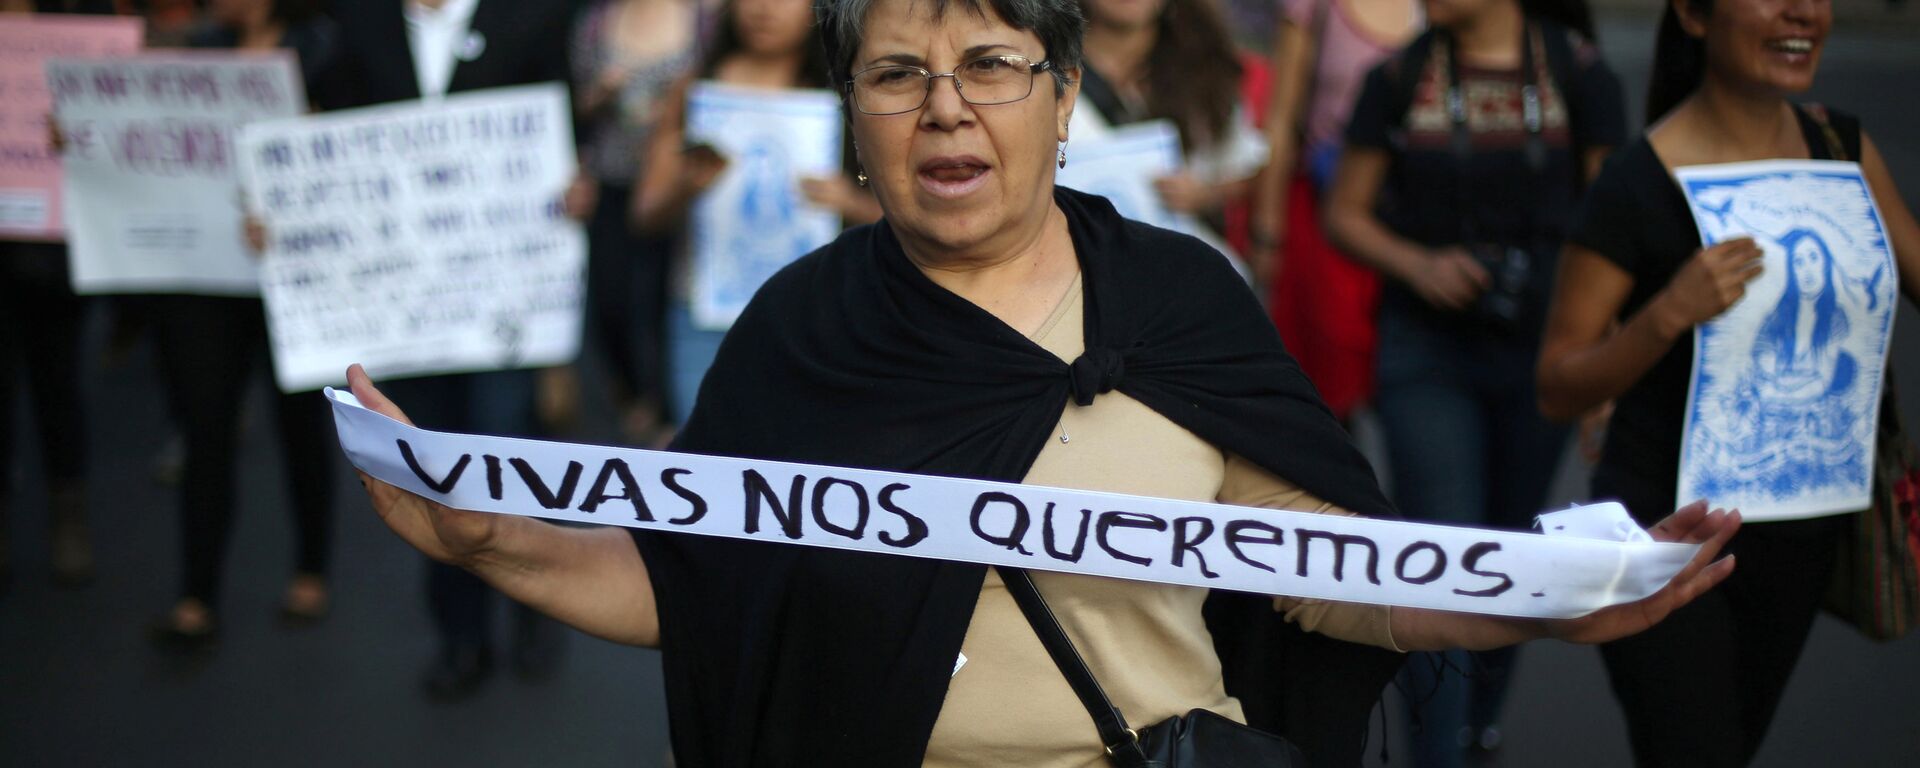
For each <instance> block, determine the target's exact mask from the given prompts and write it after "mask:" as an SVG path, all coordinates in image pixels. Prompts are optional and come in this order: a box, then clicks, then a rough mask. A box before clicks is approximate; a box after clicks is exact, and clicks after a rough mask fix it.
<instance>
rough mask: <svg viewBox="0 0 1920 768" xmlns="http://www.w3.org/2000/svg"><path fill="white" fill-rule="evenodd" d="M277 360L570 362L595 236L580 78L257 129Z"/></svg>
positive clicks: (311, 366)
mask: <svg viewBox="0 0 1920 768" xmlns="http://www.w3.org/2000/svg"><path fill="white" fill-rule="evenodd" d="M238 159H239V165H240V169H241V174H242V178H244V179H245V187H246V191H247V195H248V204H249V206H250V207H251V209H252V210H254V211H256V212H257V215H258V216H259V218H260V220H261V222H262V223H263V225H264V226H265V227H266V230H267V251H266V257H265V261H264V263H263V266H262V270H261V285H262V293H263V296H264V298H265V299H266V305H267V329H268V332H269V334H268V335H269V336H270V338H271V341H272V346H273V367H274V377H275V379H276V380H277V381H278V383H279V385H280V388H281V389H282V390H283V391H287V392H297V391H302V390H309V389H317V388H319V387H322V386H325V385H328V384H340V383H342V382H343V381H344V380H345V372H346V369H347V366H348V365H349V364H352V363H363V364H365V365H366V367H367V370H368V371H369V372H370V373H372V374H373V375H374V376H377V377H380V378H398V377H406V376H423V375H429V374H440V373H459V372H470V371H492V370H506V369H513V368H528V367H543V366H550V365H558V364H561V363H565V362H569V361H571V360H573V359H574V358H575V357H576V356H577V355H578V353H579V350H580V327H581V306H582V304H581V301H582V297H583V296H584V295H585V286H584V279H585V278H584V272H585V269H586V252H587V251H586V236H585V234H584V233H583V231H582V229H581V227H580V224H579V223H578V222H575V221H573V220H571V219H569V218H567V216H566V214H565V209H564V206H563V204H562V199H563V197H564V195H565V193H566V189H567V186H568V185H569V184H570V183H571V181H572V179H573V176H574V172H575V161H574V154H573V129H572V123H571V117H570V115H569V103H568V100H567V92H566V89H565V88H564V87H562V86H560V85H558V84H551V83H549V84H542V85H529V86H519V87H513V88H499V89H493V90H484V91H470V92H467V93H460V94H455V95H451V96H448V97H446V98H444V99H437V100H434V101H432V102H425V103H423V102H418V101H415V102H406V103H400V104H388V105H381V106H376V107H368V108H364V109H354V110H344V111H339V112H328V113H325V114H321V115H314V116H309V117H301V118H296V119H292V120H278V121H273V122H264V123H255V124H252V125H249V126H247V128H246V129H245V130H244V131H242V132H241V136H240V141H239V155H238Z"/></svg>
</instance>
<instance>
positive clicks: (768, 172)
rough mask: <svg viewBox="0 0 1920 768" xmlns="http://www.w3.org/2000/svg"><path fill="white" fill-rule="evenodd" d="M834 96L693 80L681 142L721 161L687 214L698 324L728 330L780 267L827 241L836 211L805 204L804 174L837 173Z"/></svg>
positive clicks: (835, 231) (833, 232)
mask: <svg viewBox="0 0 1920 768" xmlns="http://www.w3.org/2000/svg"><path fill="white" fill-rule="evenodd" d="M841 130H842V129H841V117H840V99H839V98H838V97H837V96H835V95H834V94H833V92H831V91H824V90H806V91H793V90H780V91H768V90H761V89H754V88H742V87H738V86H730V85H722V84H719V83H713V82H700V83H695V84H694V86H693V87H692V88H691V89H690V90H689V91H688V93H687V141H688V142H689V143H700V144H707V145H710V146H712V147H713V148H714V149H715V150H717V151H718V152H719V153H720V155H721V156H722V157H724V158H726V160H727V168H726V170H725V171H723V172H721V174H720V177H719V178H718V179H716V180H715V181H714V183H713V186H712V187H709V188H708V189H707V191H706V192H705V193H704V194H702V195H701V197H700V200H699V201H698V202H696V203H695V204H694V208H693V212H692V215H691V217H690V221H689V231H688V243H689V249H688V251H689V256H690V258H689V259H688V278H689V284H690V287H691V306H690V307H689V309H690V310H691V312H692V315H693V322H694V325H695V326H697V327H700V328H702V329H705V330H716V331H717V330H726V329H727V328H728V327H731V326H732V325H733V321H734V320H735V319H736V318H738V317H739V316H740V311H741V310H743V309H745V308H746V306H747V301H748V300H749V299H752V298H753V294H754V292H755V291H758V290H760V285H761V284H762V283H765V282H766V281H767V278H770V277H772V276H773V274H774V273H775V272H778V271H780V268H782V267H785V266H786V265H788V264H790V263H792V262H793V261H794V260H795V259H798V258H800V257H801V256H805V255H806V254H807V253H808V252H810V251H812V250H814V249H816V248H819V247H820V246H823V245H826V244H827V243H829V242H832V241H833V239H834V238H835V237H837V236H838V235H839V234H840V216H839V215H838V214H836V213H834V212H832V211H829V210H827V209H824V208H820V207H818V206H815V205H813V204H811V203H809V202H807V198H806V196H805V195H803V194H801V192H800V179H802V178H805V177H824V176H837V175H840V174H841V173H842V171H841V156H840V147H841Z"/></svg>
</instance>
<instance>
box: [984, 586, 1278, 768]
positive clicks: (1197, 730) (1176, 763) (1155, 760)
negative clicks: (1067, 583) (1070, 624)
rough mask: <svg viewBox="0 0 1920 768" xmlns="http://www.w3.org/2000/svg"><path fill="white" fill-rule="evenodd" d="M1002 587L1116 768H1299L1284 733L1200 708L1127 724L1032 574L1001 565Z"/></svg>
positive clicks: (1109, 760) (1108, 759)
mask: <svg viewBox="0 0 1920 768" xmlns="http://www.w3.org/2000/svg"><path fill="white" fill-rule="evenodd" d="M998 570H999V571H1000V578H1001V579H1002V580H1004V581H1005V582H1006V584H1007V592H1008V594H1011V595H1012V596H1013V601H1014V602H1015V603H1017V604H1019V606H1020V613H1022V614H1024V615H1026V617H1027V623H1028V624H1031V625H1033V631H1034V634H1037V635H1039V636H1040V644H1041V645H1042V646H1044V647H1045V648H1046V649H1047V655H1048V656H1051V657H1053V663H1054V665H1055V666H1058V667H1059V668H1060V674H1062V675H1064V676H1066V678H1067V685H1069V686H1071V687H1072V688H1073V693H1074V695H1075V696H1078V697H1079V698H1080V704H1081V705H1082V706H1085V707H1086V708H1087V714H1089V715H1092V716H1093V724H1094V726H1095V727H1096V728H1097V729H1099V731H1100V743H1101V744H1103V745H1105V746H1106V750H1107V761H1108V762H1110V763H1112V764H1113V765H1114V766H1115V767H1116V768H1293V767H1295V766H1299V767H1301V768H1304V766H1306V764H1307V759H1306V757H1305V756H1304V755H1302V754H1301V753H1300V750H1299V748H1298V747H1295V746H1294V745H1293V744H1292V743H1291V742H1289V741H1287V740H1286V739H1284V738H1281V737H1279V736H1275V735H1273V734H1271V733H1266V732H1264V731H1260V730H1257V729H1254V728H1249V727H1247V726H1245V725H1241V724H1239V723H1236V722H1234V721H1232V720H1229V719H1227V718H1224V717H1221V716H1219V715H1217V714H1214V713H1213V712H1210V711H1208V710H1204V709H1195V710H1193V711H1190V712H1188V713H1186V714H1184V715H1180V716H1178V717H1169V718H1167V719H1165V720H1162V721H1160V722H1158V723H1155V724H1153V725H1151V726H1148V727H1146V728H1144V729H1141V730H1138V731H1135V730H1134V729H1132V728H1128V727H1127V719H1126V718H1125V717H1123V716H1122V715H1121V714H1120V710H1119V709H1118V708H1116V707H1114V706H1113V702H1111V701H1109V700H1108V699H1107V692H1106V691H1105V690H1103V689H1101V688H1100V681H1099V680H1096V679H1094V677H1093V671H1092V670H1089V669H1087V663H1086V662H1085V661H1084V660H1082V659H1081V658H1080V652H1079V651H1078V650H1075V649H1074V647H1073V641H1072V640H1070V639H1068V638H1067V633H1066V631H1065V630H1063V629H1061V628H1060V621H1059V620H1058V619H1056V618H1054V616H1053V609H1051V608H1048V607H1047V601H1046V599H1045V598H1043V597H1041V596H1040V590H1038V589H1036V588H1035V587H1034V585H1033V577H1032V576H1029V575H1028V574H1027V572H1026V571H1024V570H1021V569H1018V568H1000V569H998Z"/></svg>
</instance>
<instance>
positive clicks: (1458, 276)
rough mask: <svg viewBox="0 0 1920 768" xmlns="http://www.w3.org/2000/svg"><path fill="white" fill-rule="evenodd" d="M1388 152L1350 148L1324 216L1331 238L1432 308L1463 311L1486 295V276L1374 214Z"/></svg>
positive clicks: (1458, 253)
mask: <svg viewBox="0 0 1920 768" xmlns="http://www.w3.org/2000/svg"><path fill="white" fill-rule="evenodd" d="M1392 162H1393V160H1392V156H1391V155H1389V154H1388V153H1387V150H1385V149H1380V148H1377V147H1364V146H1355V145H1352V144H1349V145H1347V147H1346V149H1345V150H1343V151H1341V153H1340V165H1339V166H1338V168H1337V169H1336V170H1335V171H1334V177H1333V189H1332V190H1331V191H1330V192H1329V193H1328V196H1327V208H1326V213H1325V219H1326V229H1327V237H1328V239H1330V240H1332V241H1333V244H1334V246H1335V247H1337V248H1339V249H1340V250H1342V251H1345V252H1346V253H1348V254H1351V255H1353V256H1354V257H1355V258H1357V259H1359V260H1360V261H1361V262H1362V263H1365V264H1367V265H1368V266H1371V267H1373V268H1374V269H1376V270H1379V271H1380V272H1381V273H1383V274H1385V275H1386V276H1388V277H1391V278H1393V279H1395V280H1399V281H1400V282H1402V283H1405V284H1406V285H1407V287H1409V288H1412V289H1413V290H1414V292H1416V293H1418V294H1420V296H1421V298H1423V299H1425V300H1426V301H1427V302H1428V303H1430V304H1432V305H1434V306H1436V307H1441V308H1445V309H1460V308H1463V307H1465V306H1467V305H1468V304H1469V303H1472V302H1473V300H1474V299H1475V298H1476V297H1478V296H1479V295H1480V292H1481V291H1483V290H1486V287H1487V284H1488V281H1489V279H1490V278H1489V277H1488V275H1487V271H1486V270H1485V269H1482V268H1481V267H1480V264H1479V263H1478V262H1476V261H1474V260H1473V257H1472V256H1471V255H1468V254H1467V253H1466V251H1464V250H1462V249H1460V248H1447V249H1442V250H1438V251H1433V250H1429V249H1427V248H1426V247H1424V246H1422V245H1420V244H1418V243H1415V242H1413V241H1411V240H1407V239H1406V238H1403V237H1401V236H1399V235H1397V234H1395V233H1394V232H1393V230H1390V229H1388V228H1387V226H1386V225H1385V224H1383V223H1381V221H1380V218H1379V217H1378V216H1375V215H1374V207H1375V204H1376V200H1377V199H1378V197H1379V194H1380V186H1381V185H1382V184H1383V183H1385V182H1386V178H1387V169H1388V167H1389V166H1390V165H1391V164H1392Z"/></svg>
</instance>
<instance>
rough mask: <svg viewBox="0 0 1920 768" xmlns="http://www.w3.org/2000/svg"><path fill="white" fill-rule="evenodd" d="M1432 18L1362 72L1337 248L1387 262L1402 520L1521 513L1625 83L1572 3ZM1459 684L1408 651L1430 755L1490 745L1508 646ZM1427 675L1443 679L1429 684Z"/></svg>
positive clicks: (1386, 365)
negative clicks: (1564, 263) (1556, 329)
mask: <svg viewBox="0 0 1920 768" xmlns="http://www.w3.org/2000/svg"><path fill="white" fill-rule="evenodd" d="M1426 13H1427V20H1428V22H1429V23H1430V24H1431V25H1432V27H1433V29H1432V30H1431V31H1429V32H1428V33H1426V34H1423V35H1422V36H1421V37H1419V38H1418V39H1416V40H1415V41H1414V42H1412V43H1411V44H1409V45H1408V46H1407V47H1406V49H1404V50H1403V51H1401V52H1400V53H1399V54H1397V55H1396V56H1394V57H1393V58H1390V59H1388V60H1387V61H1386V62H1384V63H1383V64H1381V65H1380V66H1379V67H1376V68H1375V69H1374V70H1373V71H1372V72H1370V73H1368V75H1367V79H1366V83H1365V84H1364V85H1363V86H1362V89H1361V93H1360V96H1359V100H1358V101H1357V102H1356V104H1355V106H1354V109H1353V114H1352V117H1351V120H1350V122H1349V123H1348V126H1347V132H1346V142H1347V144H1346V149H1345V150H1344V152H1343V153H1342V155H1341V157H1340V161H1339V165H1338V168H1337V170H1336V171H1335V177H1334V182H1333V190H1332V192H1331V194H1330V196H1329V198H1328V201H1327V214H1326V225H1327V230H1328V234H1329V235H1330V236H1331V237H1332V239H1333V242H1334V244H1335V245H1337V246H1339V247H1340V248H1341V249H1342V250H1344V251H1345V252H1347V253H1349V254H1352V255H1353V256H1354V257H1355V258H1356V259H1359V260H1360V261H1361V262H1363V263H1366V264H1368V265H1370V266H1372V267H1373V268H1375V269H1377V270H1379V271H1380V273H1381V274H1382V275H1383V276H1384V277H1385V278H1386V280H1387V283H1386V285H1385V287H1384V293H1383V296H1382V301H1381V307H1380V314H1379V364H1378V365H1379V367H1378V369H1377V375H1378V386H1379V392H1378V395H1377V397H1376V408H1377V410H1378V412H1379V415H1380V423H1381V427H1382V428H1383V430H1384V431H1385V433H1386V443H1387V452H1388V457H1389V463H1390V464H1391V467H1392V473H1393V492H1394V500H1395V501H1396V502H1397V503H1398V504H1399V506H1400V509H1401V510H1402V511H1403V512H1405V513H1406V514H1407V515H1408V516H1409V517H1413V518H1419V519H1427V520H1437V521H1444V522H1449V523H1468V524H1482V525H1494V526H1500V527H1513V528H1524V527H1527V526H1528V525H1529V522H1530V520H1531V518H1532V516H1533V515H1534V514H1536V513H1538V512H1540V511H1541V510H1540V506H1541V504H1543V503H1544V502H1545V500H1546V493H1547V489H1548V487H1549V484H1550V483H1551V482H1552V479H1553V475H1554V471H1555V468H1556V467H1558V465H1559V461H1560V455H1561V453H1562V451H1563V450H1564V448H1565V446H1566V443H1567V432H1566V430H1565V429H1563V428H1562V427H1560V426H1558V425H1555V424H1552V423H1549V422H1548V421H1546V420H1545V419H1543V418H1541V416H1540V413H1539V412H1538V411H1537V410H1536V409H1535V408H1534V406H1533V403H1534V402H1535V399H1536V398H1535V395H1534V377H1533V370H1534V364H1535V361H1536V360H1537V358H1538V352H1539V345H1540V334H1541V327H1542V323H1543V322H1544V320H1545V315H1546V304H1547V299H1548V293H1549V286H1550V285H1551V281H1552V279H1553V270H1554V264H1555V261H1556V259H1557V255H1558V250H1559V243H1560V242H1561V241H1562V240H1563V239H1564V237H1565V235H1566V232H1567V227H1568V223H1569V222H1570V220H1571V218H1572V216H1573V210H1574V206H1575V205H1576V203H1577V202H1578V201H1579V199H1580V197H1581V195H1582V190H1583V188H1584V187H1585V184H1586V181H1587V180H1588V179H1590V178H1592V175H1593V174H1594V173H1596V172H1597V171H1598V168H1599V164H1600V162H1601V161H1602V159H1603V158H1604V156H1605V154H1606V152H1607V151H1608V150H1609V149H1611V148H1612V147H1615V146H1618V145H1619V144H1620V143H1621V141H1622V140H1624V138H1625V130H1626V127H1625V116H1624V113H1623V109H1622V96H1621V91H1620V84H1619V82H1618V80H1617V78H1615V76H1614V74H1613V72H1612V70H1610V69H1609V68H1608V67H1607V65H1606V63H1605V62H1603V61H1601V59H1600V55H1599V51H1598V49H1597V48H1595V47H1594V45H1593V43H1592V42H1591V40H1592V33H1593V23H1592V17H1591V14H1590V13H1589V11H1588V9H1587V7H1586V5H1585V3H1584V0H1538V1H1537V2H1528V3H1526V4H1525V5H1523V4H1522V3H1521V2H1520V0H1429V2H1427V4H1426ZM1478 660H1479V664H1478V670H1477V673H1475V672H1474V671H1472V670H1470V671H1469V673H1468V677H1470V678H1471V680H1472V683H1473V686H1472V691H1471V693H1469V691H1468V686H1467V685H1466V682H1467V681H1466V680H1463V679H1462V678H1461V676H1460V675H1455V674H1440V675H1439V680H1438V681H1436V680H1434V676H1435V673H1436V672H1438V671H1440V670H1442V669H1444V668H1445V667H1446V666H1447V665H1448V664H1451V665H1453V666H1455V667H1458V668H1460V669H1469V667H1470V664H1469V662H1468V660H1467V659H1466V658H1465V656H1464V655H1461V654H1457V653H1455V654H1451V658H1450V659H1449V660H1441V659H1437V658H1436V659H1420V658H1415V659H1411V660H1409V662H1408V674H1409V675H1410V677H1411V678H1412V680H1411V682H1412V689H1413V690H1412V692H1411V693H1410V695H1409V698H1410V699H1411V700H1413V701H1415V702H1421V701H1425V702H1426V704H1425V705H1424V706H1422V707H1421V712H1420V717H1419V722H1420V723H1421V726H1422V727H1421V728H1420V730H1419V732H1418V734H1417V735H1416V739H1417V745H1416V749H1415V760H1416V762H1417V763H1418V764H1420V765H1422V766H1428V765H1454V764H1458V763H1459V761H1460V760H1461V757H1462V755H1461V751H1460V748H1461V747H1471V748H1473V749H1475V750H1479V751H1486V750H1490V749H1492V748H1494V747H1495V746H1497V745H1498V742H1499V732H1498V730H1497V729H1496V728H1495V724H1496V723H1497V722H1498V718H1499V707H1500V701H1501V698H1502V696H1503V694H1504V691H1505V689H1506V681H1507V680H1508V679H1509V677H1510V675H1511V667H1512V661H1513V652H1512V651H1511V650H1507V651H1501V652H1496V653H1489V654H1485V655H1482V656H1480V657H1479V659H1478ZM1436 686H1437V687H1436Z"/></svg>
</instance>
